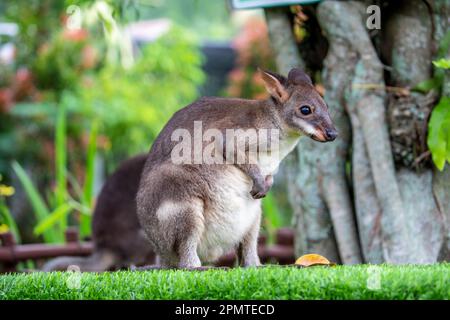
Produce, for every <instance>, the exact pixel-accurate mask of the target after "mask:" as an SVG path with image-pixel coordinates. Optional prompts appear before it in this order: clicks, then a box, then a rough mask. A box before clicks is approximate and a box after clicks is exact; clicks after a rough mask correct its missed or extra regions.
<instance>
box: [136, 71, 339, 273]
mask: <svg viewBox="0 0 450 320" xmlns="http://www.w3.org/2000/svg"><path fill="white" fill-rule="evenodd" d="M261 74H262V77H263V80H264V81H265V84H266V87H267V90H268V91H269V92H270V93H271V95H272V97H271V98H270V99H268V100H262V101H256V100H244V99H228V98H202V99H200V100H198V101H196V102H194V103H192V104H191V105H189V106H187V107H185V108H183V109H181V110H180V111H178V112H177V113H175V114H174V116H173V117H172V118H171V119H170V120H169V122H168V123H167V124H166V126H165V127H164V129H163V130H162V131H161V133H160V134H159V136H158V138H157V139H156V141H155V142H154V144H153V146H152V148H151V150H150V153H149V155H148V159H147V161H146V164H145V167H144V170H143V174H142V177H141V181H140V187H139V191H138V194H137V209H138V217H139V220H140V222H141V225H142V227H143V229H144V231H145V233H146V235H147V238H148V239H149V241H150V243H151V244H152V246H153V248H154V249H155V251H156V252H157V253H158V254H159V255H160V258H161V264H162V266H167V267H186V268H191V267H200V266H201V263H202V262H211V261H214V260H215V259H217V258H218V256H219V255H220V254H221V253H223V252H224V250H227V249H229V247H230V246H232V247H235V248H237V247H239V248H240V249H239V256H240V257H242V261H241V264H242V265H244V266H254V265H258V264H259V259H258V256H257V252H256V246H257V243H256V242H257V236H258V232H259V223H260V218H261V217H260V215H261V212H260V201H259V200H258V199H259V198H261V197H263V196H265V194H266V192H267V191H268V190H269V188H270V185H271V176H270V175H267V176H266V175H265V174H263V173H262V168H260V167H259V165H256V164H248V165H231V164H214V165H206V164H195V165H194V164H182V165H175V164H173V163H172V161H171V152H172V149H173V148H174V146H175V145H176V144H177V142H174V141H171V135H172V133H173V131H174V130H175V129H177V128H185V129H187V130H189V131H190V132H191V134H192V133H193V128H194V121H202V123H203V130H207V129H209V128H215V129H218V130H220V131H222V132H224V131H225V130H226V129H238V128H241V129H249V128H253V129H262V128H265V129H278V130H280V133H281V136H280V138H281V140H282V141H291V140H292V141H294V142H295V141H296V140H295V139H297V137H300V135H302V134H303V135H304V134H306V135H308V136H309V137H311V138H313V139H315V140H318V141H322V142H325V141H331V140H334V138H335V137H336V130H335V129H334V127H333V124H332V122H331V119H330V116H329V114H328V108H327V106H326V104H325V102H324V101H323V99H322V98H321V97H320V95H319V94H318V93H317V92H316V91H315V89H314V87H313V85H312V83H311V80H310V79H309V77H308V76H307V75H306V74H304V73H303V72H302V71H301V70H299V69H293V70H291V72H290V73H289V76H288V78H285V77H283V76H280V75H277V74H274V73H271V72H262V73H261ZM303 105H308V106H310V107H311V109H312V110H313V112H312V114H310V115H306V116H305V115H302V114H301V113H300V111H299V108H300V107H301V106H303ZM192 135H193V134H192ZM294 146H295V144H292V148H293V147H294ZM290 150H291V149H290Z"/></svg>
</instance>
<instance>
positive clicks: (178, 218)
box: [153, 199, 204, 268]
mask: <svg viewBox="0 0 450 320" xmlns="http://www.w3.org/2000/svg"><path fill="white" fill-rule="evenodd" d="M156 217H157V218H158V221H159V222H158V225H159V230H158V231H157V233H158V234H160V238H161V240H162V241H161V240H160V241H157V240H156V241H155V242H159V243H160V244H162V246H161V247H160V248H161V249H160V252H159V254H160V259H161V266H166V267H177V268H197V267H200V266H201V261H200V258H199V256H198V254H197V247H198V244H199V241H200V236H201V234H202V233H203V228H204V225H203V202H202V201H200V200H199V199H186V200H185V201H183V202H175V201H166V202H164V203H163V204H162V205H160V207H159V208H158V210H157V212H156ZM153 235H154V234H153Z"/></svg>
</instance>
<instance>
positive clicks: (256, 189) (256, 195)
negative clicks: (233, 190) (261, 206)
mask: <svg viewBox="0 0 450 320" xmlns="http://www.w3.org/2000/svg"><path fill="white" fill-rule="evenodd" d="M272 184H273V177H272V176H266V178H265V179H264V180H262V179H261V181H253V187H252V190H250V195H251V196H252V197H253V199H261V198H264V197H265V196H266V194H267V192H269V190H270V188H271V187H272Z"/></svg>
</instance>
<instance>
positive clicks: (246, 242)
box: [237, 214, 261, 267]
mask: <svg viewBox="0 0 450 320" xmlns="http://www.w3.org/2000/svg"><path fill="white" fill-rule="evenodd" d="M260 223H261V214H258V218H257V220H256V221H255V223H254V224H253V225H252V227H251V228H250V230H249V232H248V233H247V234H246V235H245V237H244V239H242V241H241V242H240V243H239V247H238V250H237V251H238V252H237V255H238V259H239V265H240V266H242V267H255V266H259V265H261V263H260V261H259V257H258V235H259V228H260Z"/></svg>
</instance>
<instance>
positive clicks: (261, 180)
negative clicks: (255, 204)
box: [236, 164, 273, 199]
mask: <svg viewBox="0 0 450 320" xmlns="http://www.w3.org/2000/svg"><path fill="white" fill-rule="evenodd" d="M236 166H237V167H238V168H239V169H241V170H242V171H244V172H245V173H246V174H247V175H248V176H249V177H250V178H251V179H252V181H253V186H252V189H251V190H250V194H251V196H252V197H253V199H261V198H264V197H265V196H266V194H267V192H269V190H270V188H271V187H272V184H273V177H272V176H271V175H269V176H263V175H262V174H261V171H260V170H259V167H258V166H257V165H256V164H237V165H236Z"/></svg>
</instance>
